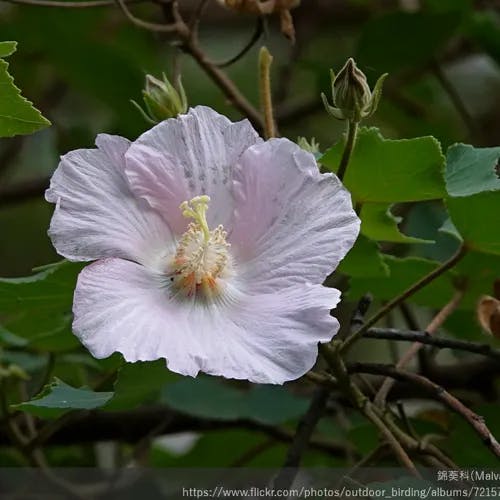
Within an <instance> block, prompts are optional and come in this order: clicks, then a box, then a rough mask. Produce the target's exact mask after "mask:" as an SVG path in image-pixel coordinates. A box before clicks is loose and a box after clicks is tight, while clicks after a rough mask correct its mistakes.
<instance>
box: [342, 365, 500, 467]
mask: <svg viewBox="0 0 500 500" xmlns="http://www.w3.org/2000/svg"><path fill="white" fill-rule="evenodd" d="M347 369H348V371H349V372H350V373H370V374H373V375H384V376H388V377H391V378H394V379H396V380H404V381H408V382H411V383H412V384H415V385H418V386H419V387H421V388H423V389H425V390H426V391H427V392H429V393H430V394H432V395H433V396H434V397H436V398H437V399H439V400H440V401H441V402H442V403H443V404H444V405H445V406H447V407H448V408H449V409H450V410H452V411H454V412H456V413H458V414H459V415H461V416H462V417H463V418H464V419H465V420H466V421H467V423H468V424H469V425H470V426H471V427H472V428H473V429H474V430H475V431H476V433H477V434H478V435H479V436H480V437H481V440H482V441H483V443H484V444H485V445H486V446H487V447H488V448H489V449H490V451H491V452H492V453H493V454H494V455H495V456H496V457H497V458H500V444H499V443H498V442H497V440H496V439H495V437H494V436H493V434H492V433H491V432H490V430H489V429H488V427H487V425H486V423H485V422H484V419H483V418H482V417H480V416H479V415H477V414H476V413H474V412H473V411H472V410H471V409H470V408H468V407H467V406H465V405H464V404H463V403H462V402H461V401H460V400H458V399H457V398H456V397H455V396H453V395H451V394H450V393H449V392H447V391H446V390H445V389H444V388H443V387H441V386H440V385H438V384H436V383H434V382H432V381H431V380H429V379H428V378H426V377H424V376H422V375H418V374H416V373H410V372H407V371H403V370H399V369H397V368H395V367H394V366H391V365H382V364H376V363H351V364H349V365H348V367H347Z"/></svg>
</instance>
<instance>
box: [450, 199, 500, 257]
mask: <svg viewBox="0 0 500 500" xmlns="http://www.w3.org/2000/svg"><path fill="white" fill-rule="evenodd" d="M446 205H447V206H448V211H449V213H450V216H451V219H452V220H453V223H454V224H455V226H456V227H457V229H458V231H459V232H460V234H461V235H462V237H463V239H464V241H465V244H466V246H467V247H468V248H469V249H473V250H476V251H478V252H485V253H493V254H496V255H500V240H499V239H498V220H499V210H498V208H499V206H500V191H497V192H495V193H481V194H476V195H474V196H470V197H467V198H448V200H447V202H446Z"/></svg>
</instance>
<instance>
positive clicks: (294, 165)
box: [229, 139, 360, 293]
mask: <svg viewBox="0 0 500 500" xmlns="http://www.w3.org/2000/svg"><path fill="white" fill-rule="evenodd" d="M234 184H235V189H234V193H235V206H236V211H235V217H234V221H233V231H232V233H231V234H230V237H229V241H230V242H231V244H232V247H233V251H234V252H235V253H236V255H237V256H238V260H240V261H244V262H246V265H245V266H244V268H243V269H242V272H243V278H244V279H245V280H247V281H249V282H250V283H252V286H253V290H254V292H259V293H268V292H270V291H273V290H278V289H281V288H284V287H287V286H290V285H293V284H298V283H306V282H311V283H321V282H322V281H323V280H324V279H325V278H326V277H327V276H328V274H330V273H331V272H332V271H333V270H334V269H335V268H336V267H337V265H338V263H339V262H340V260H341V259H342V258H343V257H344V256H345V254H346V253H347V252H348V251H349V250H350V249H351V247H352V245H353V244H354V242H355V240H356V238H357V236H358V233H359V225H360V221H359V219H358V217H357V215H356V213H355V211H354V210H353V207H352V202H351V197H350V194H349V193H348V191H347V190H346V189H345V188H344V187H343V186H342V183H341V182H340V181H339V180H338V178H337V177H336V176H335V175H333V174H321V173H320V172H319V170H318V167H317V165H316V161H315V159H314V157H313V155H311V154H310V153H307V152H305V151H303V150H302V149H301V148H299V147H298V146H297V145H296V144H294V143H292V142H291V141H289V140H287V139H273V140H270V141H267V142H265V143H262V144H258V145H255V146H252V147H251V148H249V149H248V150H247V151H246V152H245V153H244V154H243V156H242V157H241V160H240V162H239V164H238V166H237V167H236V168H235V170H234Z"/></svg>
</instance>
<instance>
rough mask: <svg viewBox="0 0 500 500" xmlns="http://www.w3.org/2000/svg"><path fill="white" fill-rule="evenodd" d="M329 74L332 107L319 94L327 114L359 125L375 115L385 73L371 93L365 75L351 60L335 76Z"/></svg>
mask: <svg viewBox="0 0 500 500" xmlns="http://www.w3.org/2000/svg"><path fill="white" fill-rule="evenodd" d="M330 74H331V80H332V98H333V106H330V104H329V103H328V100H327V98H326V96H325V94H321V98H322V99H323V103H324V105H325V108H326V110H327V112H328V113H329V114H331V115H332V116H333V117H335V118H337V119H338V120H349V121H351V122H355V123H359V122H360V121H361V120H362V119H364V118H368V117H369V116H371V115H372V114H373V113H375V111H376V109H377V106H378V103H379V101H380V97H381V95H382V85H383V83H384V80H385V78H386V77H387V73H385V74H383V75H382V76H381V77H380V78H379V79H378V80H377V83H376V84H375V87H374V88H373V92H372V91H371V90H370V87H369V85H368V82H367V81H366V76H365V74H364V73H363V72H362V71H361V70H360V69H359V68H358V67H357V66H356V62H355V61H354V59H352V58H349V59H348V60H347V62H346V64H345V65H344V67H343V68H342V69H341V70H340V72H339V74H338V75H337V76H335V73H334V72H333V71H330Z"/></svg>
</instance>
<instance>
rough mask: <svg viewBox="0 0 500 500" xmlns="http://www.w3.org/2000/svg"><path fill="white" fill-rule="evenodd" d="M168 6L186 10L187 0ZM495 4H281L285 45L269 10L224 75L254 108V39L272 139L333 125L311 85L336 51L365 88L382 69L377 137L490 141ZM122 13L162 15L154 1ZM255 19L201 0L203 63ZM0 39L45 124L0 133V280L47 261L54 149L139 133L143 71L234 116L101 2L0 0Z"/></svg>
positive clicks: (496, 73) (192, 67)
mask: <svg viewBox="0 0 500 500" xmlns="http://www.w3.org/2000/svg"><path fill="white" fill-rule="evenodd" d="M180 4H181V10H182V12H183V13H184V14H185V15H189V14H190V13H192V11H193V10H194V8H195V6H196V4H197V2H194V1H191V0H183V1H182V2H180ZM499 9H500V2H498V1H494V0H490V1H487V0H483V1H476V2H473V1H472V0H380V1H377V0H303V1H302V4H301V5H300V6H299V7H298V8H296V9H294V10H293V11H292V13H293V18H294V23H295V29H296V39H297V41H296V44H295V45H291V44H290V42H289V41H288V40H287V39H286V38H285V37H284V36H283V35H282V34H281V33H280V30H279V20H278V18H277V16H268V17H266V23H265V29H264V33H263V35H262V37H261V39H260V41H259V42H258V43H257V44H256V45H255V47H254V48H253V49H252V50H250V51H249V52H248V53H247V54H245V55H244V56H243V57H241V58H240V59H239V60H237V61H236V62H235V63H234V64H232V65H230V66H229V67H228V68H227V72H228V74H229V75H230V76H231V78H233V79H234V81H235V83H236V84H237V85H238V86H239V87H240V89H241V90H242V92H243V93H244V94H245V95H246V96H247V97H248V98H249V99H250V101H252V102H253V103H255V105H258V93H257V76H256V75H257V72H256V67H257V50H258V46H260V44H261V43H265V44H266V45H267V46H268V47H269V49H270V51H271V52H272V54H273V55H274V65H273V88H274V96H275V104H276V113H277V118H278V124H279V130H280V133H281V134H282V135H284V136H287V137H289V138H291V139H293V140H296V138H297V136H298V135H301V136H305V137H307V138H310V137H315V138H316V140H317V141H319V143H320V146H321V148H322V149H325V148H326V147H327V146H329V145H331V144H332V143H334V142H336V141H337V140H338V139H339V137H340V134H341V133H342V128H341V127H342V125H341V123H340V122H336V121H335V120H333V119H331V118H330V117H329V116H328V115H327V114H326V113H325V112H324V110H323V107H322V104H321V100H320V93H321V92H322V91H323V92H326V93H327V95H329V85H330V84H329V69H330V68H334V69H335V70H337V71H338V70H339V69H340V67H341V66H342V65H343V64H344V62H345V60H346V58H347V57H349V56H354V57H355V58H356V60H357V62H358V64H359V65H360V67H361V68H362V69H363V71H364V72H365V73H366V75H367V76H368V78H369V80H370V83H371V84H373V83H374V82H375V80H376V78H377V77H378V76H379V75H380V74H381V73H384V72H388V73H389V74H390V76H389V79H388V80H387V84H386V87H385V92H384V97H383V99H382V103H381V106H380V110H379V111H378V112H377V114H376V116H375V117H374V118H372V119H371V120H370V122H369V123H368V125H370V124H372V125H376V126H378V127H380V128H381V130H382V132H383V134H384V135H385V136H386V137H392V138H403V137H414V136H419V135H427V134H432V135H434V136H436V137H437V138H438V139H439V140H440V141H441V142H442V144H443V147H446V146H447V145H449V144H451V143H453V142H457V141H464V142H472V143H473V144H475V145H482V146H488V145H495V144H498V143H499V142H500V123H499V122H500V113H499V112H498V110H499V107H500V69H499V66H498V63H499V62H500V21H499V18H500V16H499V14H498V10H499ZM132 10H133V11H134V13H136V14H137V15H140V16H141V17H142V18H145V19H149V20H152V21H156V22H163V19H162V14H161V5H159V4H155V2H143V3H139V4H138V5H134V6H133V8H132ZM256 22H257V21H256V17H255V16H254V15H251V14H243V13H237V12H234V11H231V10H228V9H226V8H223V7H222V6H221V5H219V3H218V2H216V1H215V0H213V1H210V2H209V6H208V8H207V9H206V10H205V12H204V14H203V18H202V22H201V25H200V30H201V31H200V37H201V44H202V47H203V49H204V51H205V52H206V53H207V54H208V55H209V57H210V58H211V59H212V60H216V61H224V60H227V59H230V58H231V57H232V56H234V55H235V54H236V53H237V52H239V50H240V49H241V48H242V47H244V46H245V44H247V43H248V41H249V40H250V39H251V37H252V34H253V33H254V32H255V29H256ZM0 33H1V36H0V38H1V39H2V40H17V41H18V42H19V45H18V51H17V52H16V53H15V54H14V55H13V56H11V57H10V58H9V63H10V71H11V73H12V74H13V76H14V77H15V80H16V82H17V85H18V86H19V87H20V88H21V89H23V93H24V94H25V95H26V96H27V97H28V98H29V99H30V100H32V101H33V102H34V103H35V104H36V106H37V107H38V108H40V109H41V110H42V112H43V113H44V115H45V116H47V117H48V118H49V119H50V120H51V121H52V124H53V125H52V127H50V128H48V129H46V130H44V131H42V132H39V133H37V134H35V135H33V136H28V137H17V138H13V139H1V140H0V234H1V245H0V275H1V276H16V275H24V274H27V273H29V272H30V270H31V269H32V268H33V267H34V266H38V265H41V264H46V263H47V262H52V261H55V260H57V256H56V254H55V253H54V251H53V249H52V247H51V244H50V242H49V240H48V238H47V236H46V230H47V227H48V223H49V220H50V215H51V211H52V207H51V206H49V204H48V203H46V202H45V201H43V197H42V193H43V190H44V188H45V186H46V185H47V180H48V176H50V174H51V172H52V171H53V170H54V168H55V167H56V166H57V163H58V157H59V155H60V154H63V153H65V152H67V151H69V150H72V149H76V148H83V147H92V145H93V142H94V138H95V136H96V134H97V133H100V132H107V133H117V134H121V135H124V136H126V137H128V138H130V139H134V138H135V137H137V136H138V135H139V134H140V133H141V132H143V131H144V130H146V129H147V128H148V127H149V125H148V124H147V123H146V122H145V121H144V120H143V119H142V117H141V116H140V114H139V113H138V112H137V110H136V109H135V108H134V107H133V106H132V105H131V103H130V100H131V99H134V100H136V101H138V102H140V101H141V89H142V88H143V84H144V76H145V74H146V73H150V74H153V75H155V76H158V77H160V76H161V73H162V72H165V73H166V74H167V75H172V74H173V72H174V71H180V73H181V74H182V77H183V83H184V87H185V89H186V92H187V94H188V98H189V103H190V105H192V106H193V105H196V104H206V105H208V106H212V107H214V108H215V109H217V110H218V111H220V112H223V113H226V114H228V115H229V116H231V117H232V118H238V117H239V116H241V115H239V113H238V112H237V111H235V110H234V109H233V108H232V107H231V106H230V105H229V104H228V103H227V102H226V100H225V98H224V96H223V95H222V93H221V91H220V90H219V88H217V87H216V86H215V85H214V84H213V82H212V81H211V80H210V79H209V78H208V77H207V75H206V74H205V73H204V72H203V71H202V70H201V69H200V68H199V67H198V66H197V64H196V63H195V62H193V60H192V59H191V58H190V56H189V55H186V54H181V53H178V50H177V49H176V48H175V46H172V43H171V41H170V40H169V39H168V36H166V35H164V34H155V33H151V32H148V31H146V30H143V29H141V28H139V27H137V26H135V25H133V24H131V23H130V22H128V20H127V19H126V18H125V16H124V15H123V13H122V12H121V11H120V10H119V9H118V8H117V7H116V6H114V5H111V6H107V7H98V8H87V9H81V8H80V9H74V8H60V7H59V8H49V7H39V6H30V5H16V4H15V2H14V3H10V2H9V3H7V2H0ZM431 212H432V209H431ZM431 216H432V213H426V214H425V215H424V224H423V225H422V224H420V225H419V221H414V223H415V224H414V226H410V227H409V228H408V230H409V231H410V232H416V233H420V234H422V233H425V232H426V231H427V232H428V230H427V229H426V227H425V226H426V224H425V219H426V218H428V217H431ZM409 223H411V219H410V221H409ZM420 234H419V235H420ZM427 236H428V235H427ZM423 251H424V252H434V251H435V249H434V250H429V249H425V250H423ZM438 253H439V252H438Z"/></svg>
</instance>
